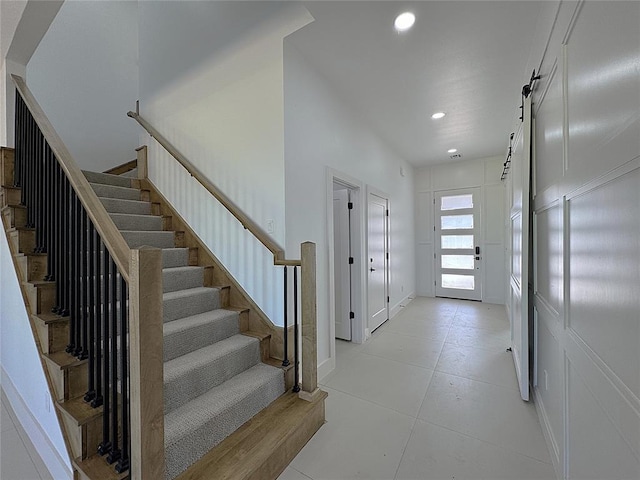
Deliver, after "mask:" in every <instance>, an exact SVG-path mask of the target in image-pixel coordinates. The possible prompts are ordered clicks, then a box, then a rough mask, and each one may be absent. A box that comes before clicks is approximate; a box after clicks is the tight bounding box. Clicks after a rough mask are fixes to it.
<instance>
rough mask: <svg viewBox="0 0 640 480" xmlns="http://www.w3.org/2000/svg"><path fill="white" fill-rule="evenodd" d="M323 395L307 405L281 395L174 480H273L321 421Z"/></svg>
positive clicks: (322, 420) (293, 395) (322, 416)
mask: <svg viewBox="0 0 640 480" xmlns="http://www.w3.org/2000/svg"><path fill="white" fill-rule="evenodd" d="M326 398H327V393H326V392H320V394H319V395H318V396H317V397H316V399H315V400H314V401H312V402H307V401H305V400H302V399H300V398H299V397H298V395H297V394H295V393H291V392H288V393H285V394H284V395H282V396H280V397H279V398H278V399H276V400H275V401H274V402H273V403H271V405H269V406H268V407H267V408H265V409H264V410H262V411H261V412H260V413H258V414H257V415H256V416H254V417H253V418H252V419H251V420H249V421H248V422H246V423H245V424H244V425H242V426H241V427H240V428H239V429H238V430H236V431H235V432H234V433H232V434H231V435H230V436H228V437H227V438H225V439H224V440H223V441H222V442H221V443H220V444H219V445H217V446H216V447H214V448H213V449H212V450H210V451H209V452H208V453H206V454H205V455H204V456H203V457H202V458H201V459H200V460H198V461H197V462H196V463H194V464H193V465H192V466H190V467H189V468H188V469H187V470H186V471H185V472H183V473H182V474H181V475H179V476H178V477H177V478H176V479H175V480H206V479H211V478H215V479H216V480H268V479H276V478H278V476H279V475H280V474H281V473H282V472H283V471H284V469H285V468H286V467H287V465H289V463H291V461H292V460H293V459H294V458H295V456H296V455H297V454H298V452H299V451H300V450H302V447H304V446H305V445H306V443H307V442H308V441H309V440H310V439H311V437H313V435H314V434H315V433H316V432H317V431H318V430H319V429H320V427H321V426H322V425H323V424H324V422H325V408H324V401H325V399H326Z"/></svg>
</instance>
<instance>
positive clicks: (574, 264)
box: [523, 2, 640, 479]
mask: <svg viewBox="0 0 640 480" xmlns="http://www.w3.org/2000/svg"><path fill="white" fill-rule="evenodd" d="M547 8H548V10H549V14H548V15H547V16H546V18H548V19H550V21H549V22H548V24H547V25H545V28H544V31H545V32H546V33H547V35H548V38H547V36H542V37H541V38H540V39H539V41H538V42H537V43H536V44H535V45H534V51H537V52H538V54H537V55H535V56H533V57H532V61H531V62H530V65H529V68H528V71H529V72H530V71H531V70H532V69H533V68H536V70H538V69H540V72H541V74H542V79H541V81H540V82H538V84H537V85H536V88H535V91H534V97H533V103H534V118H535V130H534V142H535V149H534V152H535V155H534V168H535V188H534V192H533V193H534V195H535V200H534V232H533V239H534V247H535V257H534V260H535V263H534V272H535V275H534V284H535V285H534V288H535V295H534V305H535V320H536V325H537V337H536V345H537V351H536V373H537V378H535V379H534V383H535V385H534V393H535V400H536V406H537V407H538V411H539V415H540V418H541V423H542V426H543V430H544V432H545V435H546V437H547V440H548V444H549V446H550V451H551V453H552V458H553V461H554V465H555V467H556V472H557V474H558V477H559V478H568V479H584V478H607V479H614V478H615V479H622V478H640V460H639V459H640V376H639V373H638V372H640V296H639V295H638V292H640V262H639V261H638V259H639V258H640V220H639V219H640V217H639V216H638V211H639V209H640V193H639V192H640V143H639V142H638V139H639V138H640V115H639V113H638V112H640V95H639V92H640V67H639V66H640V48H639V46H640V29H639V28H638V25H640V3H638V2H585V3H578V2H568V3H567V2H564V3H563V4H562V5H561V6H560V9H559V10H558V4H557V3H556V2H554V3H550V4H549V5H548V7H547ZM556 13H557V14H558V15H557V20H556V21H555V24H553V23H552V20H553V18H554V17H555V14H556ZM552 25H553V27H552ZM547 40H549V43H548V47H546V54H544V53H543V52H545V46H546V44H547ZM527 80H528V78H523V83H525V81H527Z"/></svg>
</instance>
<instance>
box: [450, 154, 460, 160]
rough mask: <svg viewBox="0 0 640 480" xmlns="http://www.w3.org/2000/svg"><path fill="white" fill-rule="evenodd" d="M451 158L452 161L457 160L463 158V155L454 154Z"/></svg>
mask: <svg viewBox="0 0 640 480" xmlns="http://www.w3.org/2000/svg"><path fill="white" fill-rule="evenodd" d="M449 158H452V159H454V160H456V159H458V158H462V154H461V153H454V154H453V155H449Z"/></svg>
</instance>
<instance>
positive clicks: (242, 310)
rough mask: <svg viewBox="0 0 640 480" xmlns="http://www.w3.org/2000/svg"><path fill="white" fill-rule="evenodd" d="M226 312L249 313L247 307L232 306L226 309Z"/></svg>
mask: <svg viewBox="0 0 640 480" xmlns="http://www.w3.org/2000/svg"><path fill="white" fill-rule="evenodd" d="M224 309H225V310H230V311H232V312H238V313H243V312H248V311H249V309H248V308H247V307H233V306H231V305H229V306H227V307H224Z"/></svg>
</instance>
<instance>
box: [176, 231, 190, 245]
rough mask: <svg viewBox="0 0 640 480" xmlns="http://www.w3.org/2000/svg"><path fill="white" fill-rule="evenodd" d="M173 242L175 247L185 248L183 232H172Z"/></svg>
mask: <svg viewBox="0 0 640 480" xmlns="http://www.w3.org/2000/svg"><path fill="white" fill-rule="evenodd" d="M173 244H174V246H175V247H176V248H185V247H186V246H187V244H186V242H185V239H184V232H179V231H176V232H174V240H173Z"/></svg>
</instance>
